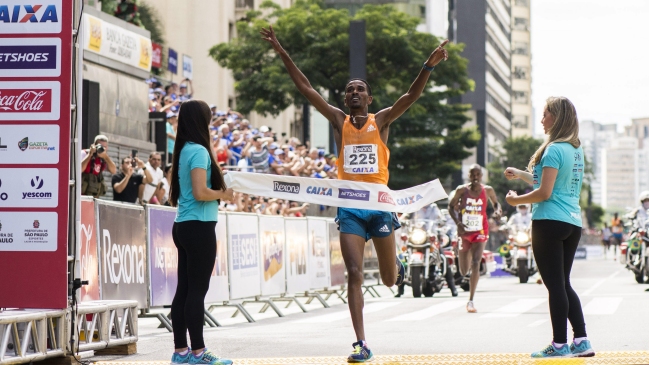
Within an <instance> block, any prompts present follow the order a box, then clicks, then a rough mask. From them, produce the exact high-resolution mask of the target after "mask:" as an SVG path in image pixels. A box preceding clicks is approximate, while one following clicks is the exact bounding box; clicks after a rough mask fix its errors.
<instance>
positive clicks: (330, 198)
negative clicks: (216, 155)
mask: <svg viewBox="0 0 649 365" xmlns="http://www.w3.org/2000/svg"><path fill="white" fill-rule="evenodd" d="M225 183H226V184H227V186H228V187H229V188H232V190H234V191H237V192H241V193H245V194H252V195H257V196H264V197H271V198H278V199H287V200H293V201H301V202H305V203H312V204H319V205H329V206H334V207H343V208H360V207H362V208H363V209H370V210H380V211H384V212H397V213H412V212H416V211H418V210H419V209H421V208H423V207H425V206H427V205H429V204H431V203H434V202H436V201H438V200H442V199H446V198H447V197H448V195H446V192H445V191H444V188H443V187H442V184H441V183H440V182H439V180H438V179H435V180H433V181H430V182H427V183H425V184H422V185H417V186H414V187H412V188H408V189H403V190H390V189H388V187H387V186H385V185H381V184H372V183H362V182H355V181H348V180H332V179H312V178H305V177H292V176H282V175H267V174H256V173H251V172H235V171H228V173H227V174H226V175H225Z"/></svg>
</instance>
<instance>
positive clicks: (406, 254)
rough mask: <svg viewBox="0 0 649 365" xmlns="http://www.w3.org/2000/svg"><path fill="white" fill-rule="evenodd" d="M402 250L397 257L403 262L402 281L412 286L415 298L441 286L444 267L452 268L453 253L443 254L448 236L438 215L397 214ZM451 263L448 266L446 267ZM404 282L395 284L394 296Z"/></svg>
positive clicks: (445, 269) (437, 290)
mask: <svg viewBox="0 0 649 365" xmlns="http://www.w3.org/2000/svg"><path fill="white" fill-rule="evenodd" d="M401 225H402V227H401V237H400V238H401V241H402V242H403V245H402V251H403V252H402V253H401V254H400V257H401V258H402V261H403V262H404V265H405V266H406V278H405V280H404V284H405V285H410V286H411V287H412V295H413V297H415V298H419V297H421V295H422V294H423V295H424V296H425V297H432V296H433V295H434V294H435V293H438V292H440V291H441V290H442V288H443V287H444V284H445V283H446V276H447V274H446V273H447V270H450V271H449V272H451V273H454V272H455V265H454V261H455V258H454V257H449V256H448V254H445V252H444V251H445V248H447V247H450V245H451V240H450V238H449V236H448V235H447V234H446V233H447V231H448V227H446V221H445V220H442V219H435V220H431V219H409V216H407V215H404V216H402V218H401ZM448 265H452V267H450V268H449V267H448ZM403 291H404V286H403V285H402V286H400V287H399V293H398V294H397V296H400V295H401V294H403Z"/></svg>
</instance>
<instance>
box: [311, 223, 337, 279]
mask: <svg viewBox="0 0 649 365" xmlns="http://www.w3.org/2000/svg"><path fill="white" fill-rule="evenodd" d="M307 223H308V229H309V274H310V275H309V276H310V277H311V280H310V282H311V289H322V288H327V287H329V286H331V280H330V279H331V278H330V274H329V238H328V237H327V220H326V219H323V218H311V217H307Z"/></svg>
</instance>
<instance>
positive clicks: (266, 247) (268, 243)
mask: <svg viewBox="0 0 649 365" xmlns="http://www.w3.org/2000/svg"><path fill="white" fill-rule="evenodd" d="M259 238H260V239H259V243H260V246H259V247H260V250H259V254H260V261H261V263H262V269H261V274H262V280H261V295H278V294H283V293H285V292H286V270H285V269H284V266H285V265H284V262H285V260H286V255H284V252H285V251H284V248H285V247H284V218H283V217H278V216H276V217H273V216H263V215H262V216H259Z"/></svg>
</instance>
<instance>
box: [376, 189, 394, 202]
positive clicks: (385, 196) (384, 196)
mask: <svg viewBox="0 0 649 365" xmlns="http://www.w3.org/2000/svg"><path fill="white" fill-rule="evenodd" d="M379 203H386V204H392V205H396V204H394V200H393V199H392V195H390V194H388V193H384V192H382V191H379Z"/></svg>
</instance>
